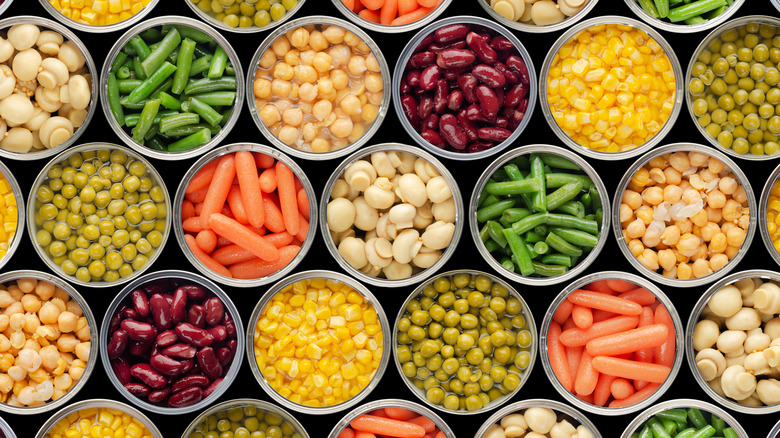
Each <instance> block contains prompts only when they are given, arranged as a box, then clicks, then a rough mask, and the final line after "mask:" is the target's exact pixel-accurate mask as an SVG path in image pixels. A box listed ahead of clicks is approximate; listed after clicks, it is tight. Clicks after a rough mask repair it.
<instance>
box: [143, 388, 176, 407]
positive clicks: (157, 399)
mask: <svg viewBox="0 0 780 438" xmlns="http://www.w3.org/2000/svg"><path fill="white" fill-rule="evenodd" d="M169 395H171V388H163V389H158V390H156V391H152V392H150V393H149V395H148V396H147V397H146V400H148V401H149V403H156V404H159V403H163V402H165V400H166V399H167V398H168V396H169Z"/></svg>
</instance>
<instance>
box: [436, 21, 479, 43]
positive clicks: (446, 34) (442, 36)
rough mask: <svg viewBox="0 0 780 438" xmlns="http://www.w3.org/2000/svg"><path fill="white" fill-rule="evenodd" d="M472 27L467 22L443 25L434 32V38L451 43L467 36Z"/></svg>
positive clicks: (438, 41) (437, 40)
mask: <svg viewBox="0 0 780 438" xmlns="http://www.w3.org/2000/svg"><path fill="white" fill-rule="evenodd" d="M469 30H471V28H470V27H469V26H468V25H467V24H450V25H448V26H442V27H440V28H438V29H436V31H435V32H434V33H433V39H434V41H436V42H437V43H449V42H452V41H457V40H460V39H463V38H465V37H466V35H467V34H468V33H469Z"/></svg>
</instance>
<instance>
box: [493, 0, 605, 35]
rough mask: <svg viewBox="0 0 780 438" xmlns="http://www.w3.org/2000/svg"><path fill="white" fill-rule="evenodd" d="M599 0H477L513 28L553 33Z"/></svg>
mask: <svg viewBox="0 0 780 438" xmlns="http://www.w3.org/2000/svg"><path fill="white" fill-rule="evenodd" d="M597 1H598V0H541V1H524V0H479V2H480V5H481V6H482V7H483V8H484V9H485V10H487V11H488V12H489V13H491V14H490V15H492V16H494V17H497V18H500V20H499V21H500V22H501V23H504V24H505V25H506V26H508V27H511V28H513V29H517V30H521V31H526V32H553V31H556V30H559V29H562V28H564V27H566V26H567V25H569V26H571V25H572V24H573V23H574V22H576V21H577V20H579V19H580V18H582V17H583V16H585V14H587V13H588V11H590V10H591V9H593V7H594V6H595V4H596V2H597Z"/></svg>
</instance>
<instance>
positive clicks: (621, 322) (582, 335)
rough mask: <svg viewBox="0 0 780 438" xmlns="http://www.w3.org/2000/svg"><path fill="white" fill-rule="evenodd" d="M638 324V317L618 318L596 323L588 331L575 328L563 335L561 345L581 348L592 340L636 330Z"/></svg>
mask: <svg viewBox="0 0 780 438" xmlns="http://www.w3.org/2000/svg"><path fill="white" fill-rule="evenodd" d="M638 323H639V318H637V317H636V316H622V315H621V316H616V317H614V318H610V319H608V320H606V321H601V322H595V323H593V325H592V326H590V327H588V328H586V329H581V328H573V329H570V330H566V331H565V332H563V333H561V343H562V344H563V345H565V346H567V347H581V346H584V345H585V344H587V343H588V341H590V340H591V339H595V338H598V337H601V336H607V335H611V334H614V333H621V332H624V331H626V330H631V329H633V328H636V325H637V324H638Z"/></svg>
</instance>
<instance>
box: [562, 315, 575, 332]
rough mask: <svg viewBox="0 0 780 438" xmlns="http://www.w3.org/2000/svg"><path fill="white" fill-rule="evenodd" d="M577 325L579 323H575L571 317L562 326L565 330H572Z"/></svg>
mask: <svg viewBox="0 0 780 438" xmlns="http://www.w3.org/2000/svg"><path fill="white" fill-rule="evenodd" d="M576 327H577V324H575V323H574V320H573V319H571V318H569V319H567V320H566V322H564V323H563V325H562V326H561V330H562V331H564V332H565V331H566V330H570V329H573V328H576Z"/></svg>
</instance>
